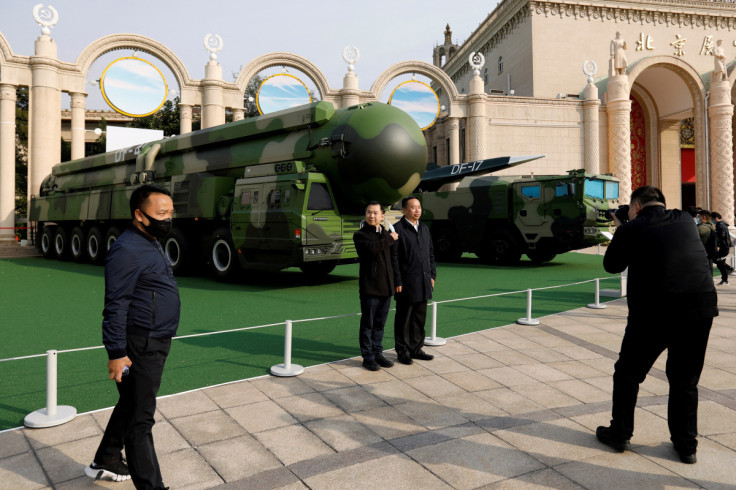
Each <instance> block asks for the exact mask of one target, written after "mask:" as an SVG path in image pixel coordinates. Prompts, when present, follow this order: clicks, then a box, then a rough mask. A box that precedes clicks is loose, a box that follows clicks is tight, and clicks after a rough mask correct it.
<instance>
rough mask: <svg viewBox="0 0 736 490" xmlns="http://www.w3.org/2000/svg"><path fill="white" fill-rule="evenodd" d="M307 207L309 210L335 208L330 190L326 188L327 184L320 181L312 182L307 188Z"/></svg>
mask: <svg viewBox="0 0 736 490" xmlns="http://www.w3.org/2000/svg"><path fill="white" fill-rule="evenodd" d="M307 209H309V210H311V211H324V210H328V209H335V206H334V205H333V204H332V198H331V197H330V191H328V190H327V184H323V183H321V182H313V183H312V186H311V187H310V188H309V200H308V201H307Z"/></svg>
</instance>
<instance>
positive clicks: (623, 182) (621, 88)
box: [606, 75, 632, 203]
mask: <svg viewBox="0 0 736 490" xmlns="http://www.w3.org/2000/svg"><path fill="white" fill-rule="evenodd" d="M606 115H607V116H608V168H609V170H610V171H611V172H612V173H613V175H614V176H615V177H616V178H617V179H619V193H618V194H619V201H621V202H623V203H628V202H629V198H631V191H632V189H631V99H629V77H628V76H627V75H615V76H613V77H610V78H609V79H608V102H606Z"/></svg>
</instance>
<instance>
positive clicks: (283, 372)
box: [0, 278, 601, 428]
mask: <svg viewBox="0 0 736 490" xmlns="http://www.w3.org/2000/svg"><path fill="white" fill-rule="evenodd" d="M589 282H595V285H596V291H595V305H596V306H598V305H599V278H596V279H590V280H586V281H579V282H574V283H569V284H561V285H557V286H546V287H541V288H536V289H527V290H526V293H527V303H526V318H519V319H518V320H517V323H520V324H522V325H538V324H539V320H537V319H535V318H532V291H535V290H536V291H541V290H546V289H556V288H562V287H567V286H576V285H580V284H586V283H589ZM523 292H524V291H523V290H522V291H507V292H505V293H495V294H486V295H482V296H472V297H467V298H456V299H451V300H445V301H433V302H432V303H431V337H427V338H425V339H424V344H425V345H431V346H440V345H444V344H445V343H446V340H445V339H443V338H440V337H437V305H438V304H439V303H452V302H456V301H467V300H471V299H482V298H491V297H495V296H506V295H509V294H519V293H523ZM589 307H591V306H590V305H589ZM598 307H601V306H598ZM392 310H393V308H392ZM354 316H360V313H349V314H345V315H333V316H323V317H316V318H304V319H301V320H286V321H284V322H278V323H270V324H266V325H256V326H251V327H241V328H233V329H229V330H220V331H217V332H203V333H196V334H190V335H182V336H179V337H173V338H172V340H180V339H189V338H194V337H203V336H206V335H216V334H221V333H232V332H243V331H246V330H254V329H258V328H266V327H275V326H278V325H284V326H285V330H284V363H283V364H277V365H275V366H272V367H271V369H270V372H271V374H272V375H274V376H298V375H300V374H302V373H303V372H304V368H303V367H302V366H300V365H298V364H292V363H291V340H292V326H293V323H295V322H311V321H317V320H331V319H336V318H348V317H354ZM102 348H104V346H102V345H99V346H92V347H79V348H76V349H66V350H60V351H57V350H49V351H46V353H44V354H34V355H30V356H19V357H11V358H6V359H0V362H6V361H16V360H21V359H31V358H34V357H44V356H46V408H41V409H39V410H36V411H35V412H32V413H30V414H28V415H27V416H26V417H25V419H24V424H25V425H26V426H28V427H34V428H41V427H53V426H56V425H61V424H63V423H66V422H68V421H70V420H72V419H73V418H74V417H76V414H77V410H76V408H74V407H70V406H57V404H56V391H57V365H56V364H57V357H58V354H61V353H67V352H81V351H88V350H97V349H102Z"/></svg>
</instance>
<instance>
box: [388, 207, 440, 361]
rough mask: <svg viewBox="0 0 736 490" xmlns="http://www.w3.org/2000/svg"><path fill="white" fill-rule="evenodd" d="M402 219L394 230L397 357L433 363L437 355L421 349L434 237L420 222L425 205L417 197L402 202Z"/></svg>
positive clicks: (431, 283) (429, 295)
mask: <svg viewBox="0 0 736 490" xmlns="http://www.w3.org/2000/svg"><path fill="white" fill-rule="evenodd" d="M401 212H402V213H403V215H404V217H403V218H401V220H399V221H398V222H397V223H396V224H395V225H394V228H395V229H396V232H397V233H398V234H399V241H398V243H397V255H398V258H399V282H398V283H397V284H396V293H397V294H396V316H395V318H394V339H395V340H396V354H397V356H398V359H399V362H400V363H402V364H411V363H412V362H413V361H412V359H420V360H423V361H431V360H432V359H434V356H432V355H430V354H427V353H426V352H424V351H423V350H422V346H423V345H424V337H425V333H424V323H425V321H426V318H427V301H428V300H429V299H430V298H432V290H433V289H434V280H435V278H436V277H437V268H436V266H435V263H434V248H433V246H432V236H431V235H430V234H429V229H428V228H427V225H425V224H424V223H422V222H421V221H419V218H420V217H421V216H422V205H421V203H420V202H419V199H417V198H416V197H406V198H404V199H403V200H402V201H401Z"/></svg>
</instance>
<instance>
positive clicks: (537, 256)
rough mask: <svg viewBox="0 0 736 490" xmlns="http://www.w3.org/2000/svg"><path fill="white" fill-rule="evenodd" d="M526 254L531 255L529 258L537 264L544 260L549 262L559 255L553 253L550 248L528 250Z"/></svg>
mask: <svg viewBox="0 0 736 490" xmlns="http://www.w3.org/2000/svg"><path fill="white" fill-rule="evenodd" d="M526 256H527V257H529V260H531V261H532V262H534V263H535V264H541V263H543V262H549V261H550V260H552V259H554V258H555V257H557V254H556V253H552V252H551V251H550V250H545V249H543V248H538V249H535V250H527V251H526Z"/></svg>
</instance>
